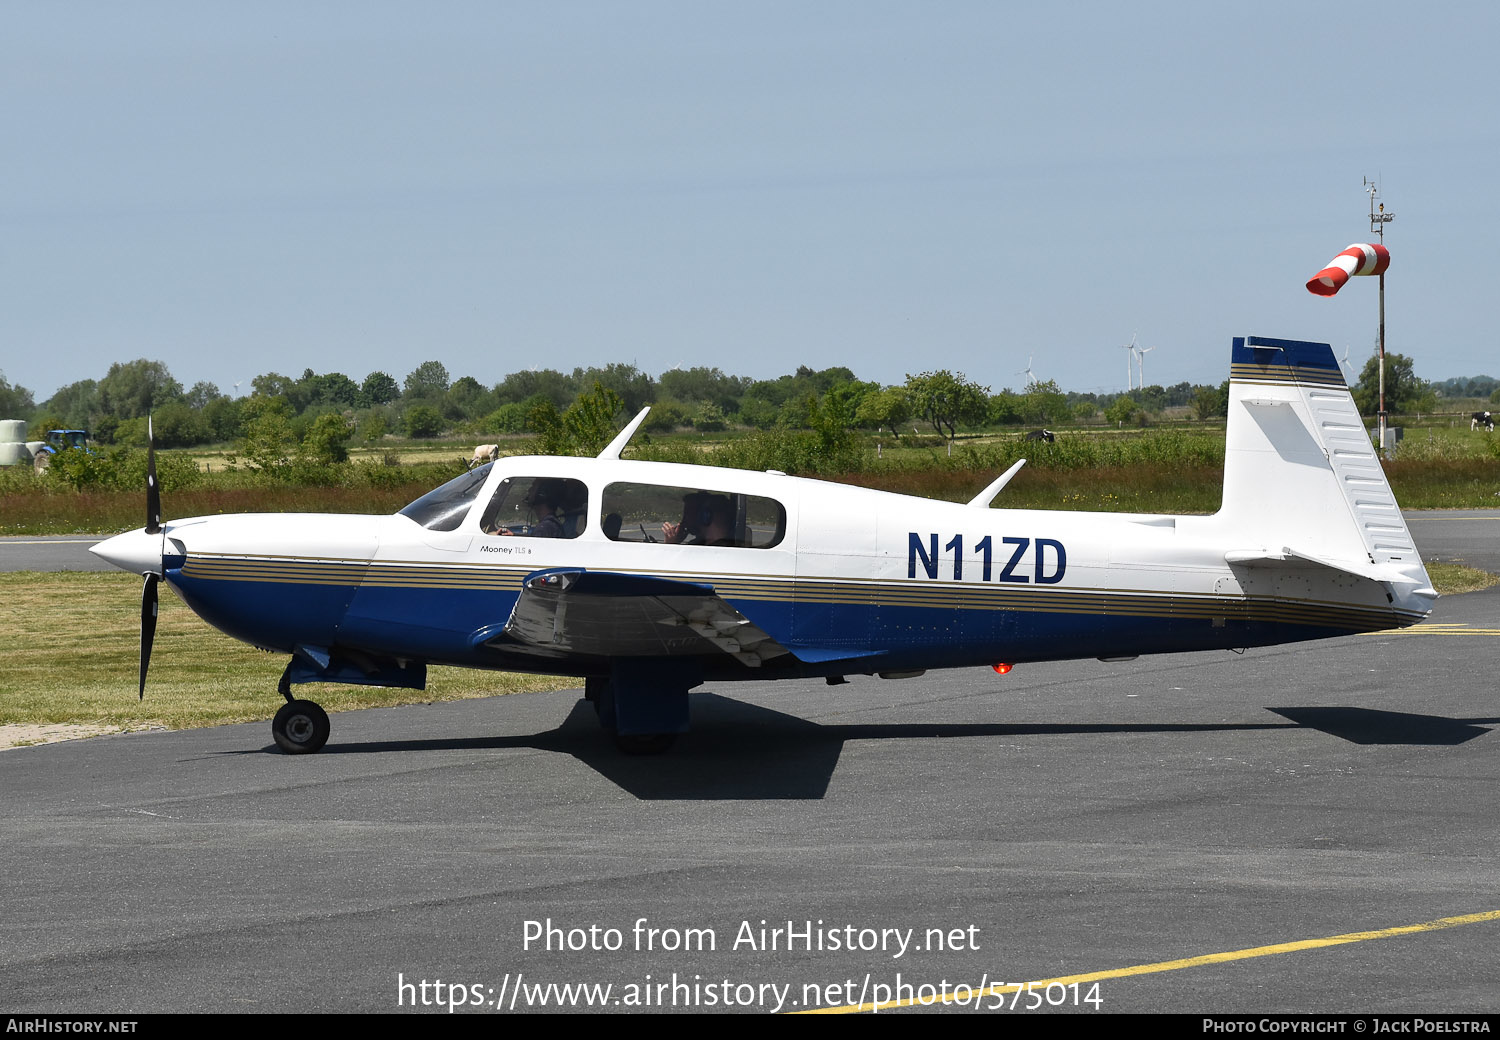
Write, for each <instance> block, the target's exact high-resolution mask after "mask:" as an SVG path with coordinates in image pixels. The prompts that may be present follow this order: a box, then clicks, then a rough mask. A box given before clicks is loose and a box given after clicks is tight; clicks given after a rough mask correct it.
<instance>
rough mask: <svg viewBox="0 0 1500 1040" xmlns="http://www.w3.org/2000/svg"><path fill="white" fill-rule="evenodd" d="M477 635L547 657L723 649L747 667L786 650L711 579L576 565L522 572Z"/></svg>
mask: <svg viewBox="0 0 1500 1040" xmlns="http://www.w3.org/2000/svg"><path fill="white" fill-rule="evenodd" d="M476 642H479V643H482V644H483V645H485V646H489V647H493V648H495V649H497V650H503V651H505V652H506V653H512V654H514V653H521V654H532V655H535V656H538V657H550V658H560V657H568V656H572V655H575V654H585V655H591V656H600V657H701V656H705V655H715V654H728V655H730V656H731V657H733V658H735V659H736V660H738V661H739V662H740V663H741V664H743V665H745V666H746V667H747V668H759V667H760V666H761V664H762V663H764V662H766V661H770V660H772V659H774V658H777V657H781V656H784V655H785V654H786V653H788V651H787V649H786V647H784V646H782V645H781V644H779V643H777V642H776V641H775V640H774V639H772V638H771V637H770V636H769V635H767V634H766V633H765V632H764V631H763V630H762V629H760V628H759V627H757V626H756V625H755V624H754V623H753V622H752V621H750V619H749V618H747V617H745V615H743V614H741V613H740V612H739V611H738V610H736V609H735V608H734V607H733V606H731V605H730V604H729V603H728V602H727V601H726V600H724V599H723V597H721V596H719V595H718V593H716V592H715V591H714V589H713V586H711V585H700V584H696V583H692V582H683V581H672V580H669V579H667V578H652V577H645V576H641V575H635V574H619V573H615V572H611V571H584V570H581V569H574V570H553V571H539V572H538V573H536V574H533V575H530V576H529V577H527V579H526V580H525V582H523V583H522V586H521V595H520V597H519V598H518V599H517V600H516V605H515V608H514V609H513V610H512V611H511V615H510V619H509V620H508V621H506V622H505V624H504V626H503V627H502V628H501V629H500V631H499V632H498V633H495V632H494V631H493V629H491V630H487V631H485V632H481V633H480V634H479V636H478V637H477V639H476Z"/></svg>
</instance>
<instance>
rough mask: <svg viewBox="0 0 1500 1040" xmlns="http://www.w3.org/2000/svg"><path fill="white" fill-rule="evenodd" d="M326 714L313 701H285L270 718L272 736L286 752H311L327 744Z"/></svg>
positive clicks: (294, 753)
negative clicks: (274, 715) (273, 716)
mask: <svg viewBox="0 0 1500 1040" xmlns="http://www.w3.org/2000/svg"><path fill="white" fill-rule="evenodd" d="M329 728H330V727H329V724H328V713H327V712H326V711H324V710H323V709H322V708H320V707H319V706H318V705H317V704H315V703H314V702H312V701H287V702H286V703H285V704H283V705H282V706H281V710H280V711H278V712H277V713H276V717H275V718H274V719H272V720H271V736H273V737H274V738H276V746H277V747H279V748H281V750H283V751H285V752H286V753H287V754H288V755H310V754H312V753H313V752H314V751H317V750H318V749H319V748H321V747H322V746H323V745H324V744H326V743H328V731H329Z"/></svg>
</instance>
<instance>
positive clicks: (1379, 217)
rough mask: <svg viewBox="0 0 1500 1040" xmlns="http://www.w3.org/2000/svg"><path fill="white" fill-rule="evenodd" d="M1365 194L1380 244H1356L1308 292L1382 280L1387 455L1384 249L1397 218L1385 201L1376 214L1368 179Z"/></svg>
mask: <svg viewBox="0 0 1500 1040" xmlns="http://www.w3.org/2000/svg"><path fill="white" fill-rule="evenodd" d="M1365 191H1366V192H1367V193H1368V194H1369V196H1370V232H1371V233H1372V234H1375V235H1378V236H1379V238H1380V242H1379V244H1376V243H1373V242H1370V243H1360V242H1356V243H1354V244H1353V245H1352V246H1350V247H1349V248H1348V249H1345V250H1344V251H1343V252H1342V253H1340V254H1339V255H1338V256H1336V257H1334V258H1333V259H1332V260H1330V261H1329V262H1328V266H1326V267H1324V268H1323V269H1322V270H1321V271H1319V272H1318V273H1317V274H1315V275H1313V276H1312V278H1310V279H1309V280H1308V282H1307V291H1308V292H1310V293H1312V294H1314V295H1315V296H1332V295H1333V294H1334V293H1336V292H1338V291H1339V290H1340V289H1342V288H1343V287H1344V283H1345V282H1347V281H1349V279H1350V278H1351V277H1353V276H1355V275H1362V274H1363V275H1368V274H1373V275H1376V276H1378V278H1379V279H1380V294H1379V295H1380V321H1379V325H1378V327H1377V329H1376V338H1375V342H1376V349H1377V351H1378V352H1379V355H1380V402H1379V405H1378V406H1377V411H1376V415H1377V417H1378V418H1379V423H1380V450H1381V451H1382V452H1384V451H1385V450H1386V449H1387V448H1388V447H1389V445H1388V444H1387V442H1386V433H1385V431H1386V412H1385V272H1386V268H1388V267H1390V266H1391V254H1390V250H1388V249H1386V247H1385V226H1386V224H1388V223H1390V222H1391V221H1392V220H1394V219H1395V216H1396V215H1395V214H1394V213H1387V212H1386V211H1385V203H1383V202H1382V203H1380V210H1379V212H1378V213H1377V212H1376V209H1375V200H1376V198H1378V197H1379V194H1380V190H1379V188H1377V187H1376V185H1375V183H1374V182H1373V181H1371V180H1370V179H1368V178H1366V179H1365Z"/></svg>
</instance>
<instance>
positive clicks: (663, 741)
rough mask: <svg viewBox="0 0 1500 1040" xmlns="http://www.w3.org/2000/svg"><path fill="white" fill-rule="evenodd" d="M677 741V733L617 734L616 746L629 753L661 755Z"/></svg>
mask: <svg viewBox="0 0 1500 1040" xmlns="http://www.w3.org/2000/svg"><path fill="white" fill-rule="evenodd" d="M676 742H677V734H676V733H616V734H615V747H617V748H619V749H620V750H621V751H623V752H625V754H627V755H660V754H661V753H663V752H664V751H667V750H669V749H670V748H671V747H672V745H673V744H675V743H676Z"/></svg>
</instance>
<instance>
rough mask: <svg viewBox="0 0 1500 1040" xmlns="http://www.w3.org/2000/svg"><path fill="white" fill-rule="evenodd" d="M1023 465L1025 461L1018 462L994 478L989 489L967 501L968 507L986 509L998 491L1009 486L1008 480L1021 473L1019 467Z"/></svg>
mask: <svg viewBox="0 0 1500 1040" xmlns="http://www.w3.org/2000/svg"><path fill="white" fill-rule="evenodd" d="M1024 465H1026V460H1025V459H1020V460H1018V461H1017V462H1016V464H1015V465H1014V466H1012V467H1011V468H1010V469H1008V470H1006V471H1005V472H1004V473H1002V474H1000V475H999V476H998V477H996V478H995V479H994V481H992V482H991V483H990V486H989V487H987V488H985V489H984V490H983V491H981V492H980V493H979V494H977V495H975V496H974V497H973V498H971V499H969V505H971V506H974V507H975V508H977V509H988V508H989V507H990V503H991V502H993V501H994V500H995V496H996V495H998V494H999V493H1000V489H1001V488H1003V487H1005V485H1006V484H1009V483H1010V478H1011V477H1013V476H1015V475H1016V474H1017V473H1019V472H1021V467H1022V466H1024Z"/></svg>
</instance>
